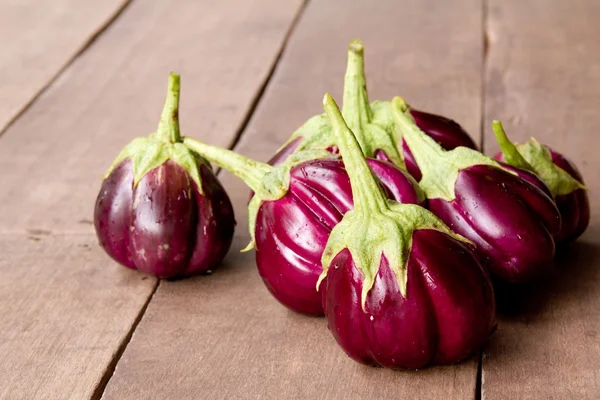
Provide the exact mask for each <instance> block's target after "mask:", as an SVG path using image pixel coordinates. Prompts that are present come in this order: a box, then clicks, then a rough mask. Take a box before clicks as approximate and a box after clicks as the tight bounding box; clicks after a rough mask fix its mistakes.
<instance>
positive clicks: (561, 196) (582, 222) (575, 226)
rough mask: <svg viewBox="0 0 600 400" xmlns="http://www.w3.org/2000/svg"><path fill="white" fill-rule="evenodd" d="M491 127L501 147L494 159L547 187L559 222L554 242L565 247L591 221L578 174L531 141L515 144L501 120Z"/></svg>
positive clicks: (571, 165)
mask: <svg viewBox="0 0 600 400" xmlns="http://www.w3.org/2000/svg"><path fill="white" fill-rule="evenodd" d="M492 127H493V130H494V134H495V136H496V140H497V142H498V143H499V145H500V147H501V151H500V152H499V153H497V154H496V155H495V156H494V158H495V159H496V160H500V161H503V162H505V163H508V164H509V165H513V166H518V167H520V170H519V176H523V174H524V173H526V172H527V173H536V174H538V175H539V177H540V179H541V180H542V181H544V183H545V184H546V185H547V187H548V188H549V190H550V195H551V196H552V197H553V198H554V201H555V202H556V205H557V207H558V210H559V212H560V215H561V219H562V226H561V229H560V231H558V232H557V233H556V234H555V235H554V239H555V241H556V242H557V243H558V244H566V243H569V242H572V241H574V240H576V239H577V238H578V237H579V236H581V235H582V234H583V232H585V230H586V229H587V227H588V224H589V222H590V201H589V198H588V193H587V188H586V187H585V182H584V181H583V176H582V175H581V172H579V170H578V169H577V167H576V166H575V164H574V163H573V162H572V161H571V160H569V159H568V158H566V157H565V156H564V155H562V154H561V153H559V152H557V151H555V150H554V149H552V148H550V147H549V146H547V145H544V144H541V143H539V142H538V141H537V140H535V139H534V138H531V139H530V140H529V141H528V142H526V143H523V144H514V143H512V142H511V141H510V140H509V139H508V136H507V135H506V132H505V131H504V127H503V126H502V123H501V122H500V121H493V123H492Z"/></svg>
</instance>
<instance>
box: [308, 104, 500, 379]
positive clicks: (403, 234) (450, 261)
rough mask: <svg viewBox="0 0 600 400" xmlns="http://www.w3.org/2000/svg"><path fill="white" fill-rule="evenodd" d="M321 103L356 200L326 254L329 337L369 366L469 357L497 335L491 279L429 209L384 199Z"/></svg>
mask: <svg viewBox="0 0 600 400" xmlns="http://www.w3.org/2000/svg"><path fill="white" fill-rule="evenodd" d="M324 105H325V108H326V110H327V113H328V114H329V115H330V118H331V119H332V123H333V124H334V126H335V129H334V131H335V132H336V137H337V139H338V141H339V144H338V147H339V148H340V150H341V154H342V157H343V159H344V161H345V165H346V170H347V171H348V175H349V176H350V181H351V185H352V193H353V196H354V198H355V208H354V209H353V210H351V211H348V212H347V213H346V214H345V215H344V217H343V218H342V221H341V222H340V223H339V224H338V225H336V227H335V228H334V229H333V230H332V232H331V235H330V237H329V239H328V243H327V247H326V249H325V251H324V252H323V269H324V270H323V274H322V276H321V280H320V284H319V286H318V287H319V288H324V289H325V290H322V289H321V290H322V301H323V306H324V310H325V315H326V317H327V322H328V327H329V330H330V331H331V333H332V334H333V336H334V338H335V339H336V341H337V342H338V344H339V345H340V346H341V347H342V348H343V350H344V351H345V352H346V353H347V354H348V355H349V356H350V357H351V358H352V359H354V360H356V361H358V362H360V363H363V364H367V365H379V366H383V367H386V368H392V369H418V368H423V367H426V366H428V365H435V364H450V363H455V362H458V361H460V360H462V359H464V358H466V357H468V356H469V355H471V354H472V353H474V352H475V351H477V350H478V349H480V348H481V346H482V345H483V344H484V343H485V341H486V340H487V339H488V337H489V336H490V334H491V333H492V332H493V330H494V327H495V299H494V292H493V288H492V284H491V282H490V279H489V276H488V273H487V272H486V270H485V269H484V268H483V267H482V266H481V265H480V264H479V262H478V260H477V258H476V257H475V255H474V254H473V253H472V252H471V250H470V248H469V246H468V243H467V242H468V241H467V240H466V239H465V238H463V237H461V236H460V235H457V234H456V233H454V232H452V231H451V230H450V229H449V228H448V226H446V225H445V224H444V223H443V222H442V221H441V220H440V219H439V218H437V217H436V216H435V215H433V214H432V213H431V212H430V211H428V210H426V209H425V208H423V207H420V206H418V205H413V204H399V203H396V202H394V201H391V200H386V199H385V197H384V196H383V193H382V192H381V190H380V189H379V187H378V185H377V184H376V182H375V180H374V177H373V174H372V173H371V172H370V171H369V168H368V164H367V163H366V162H365V159H364V157H363V156H362V153H361V151H360V147H359V145H358V143H357V142H356V140H355V139H354V136H353V134H352V133H351V131H350V130H349V129H348V127H347V126H346V124H345V122H344V120H343V118H342V116H341V114H340V113H339V110H338V109H337V106H336V105H335V102H334V101H333V99H332V98H331V96H329V95H326V96H325V99H324Z"/></svg>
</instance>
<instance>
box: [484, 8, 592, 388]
mask: <svg viewBox="0 0 600 400" xmlns="http://www.w3.org/2000/svg"><path fill="white" fill-rule="evenodd" d="M599 17H600V3H599V2H597V1H594V0H576V1H570V2H564V1H560V0H547V1H546V0H544V1H542V0H538V1H529V2H523V1H517V0H510V1H506V0H502V1H500V0H492V1H491V4H490V8H489V36H490V53H489V63H488V66H489V68H488V71H487V85H486V86H487V90H486V99H485V101H486V114H485V115H486V119H485V120H486V131H487V145H486V148H487V150H488V151H489V152H490V154H491V153H492V152H494V151H496V150H497V146H496V144H495V143H494V140H493V135H492V133H491V126H490V123H491V120H492V119H493V118H496V119H501V120H503V121H504V122H505V128H506V129H507V132H508V133H509V135H510V136H511V137H512V138H513V139H515V140H517V141H520V142H523V141H525V140H527V139H528V138H529V137H530V136H535V137H536V138H538V139H539V140H540V141H542V142H545V143H547V144H549V145H551V146H553V147H555V148H556V149H558V150H560V151H561V152H564V154H566V155H568V156H569V157H571V158H572V159H573V160H575V161H576V163H577V164H578V165H579V167H580V168H581V171H582V173H583V175H584V177H585V179H586V182H587V185H588V187H589V189H590V199H591V202H592V204H591V206H592V209H597V208H598V207H599V206H600V203H598V197H597V196H598V193H600V159H599V158H598V155H597V148H598V145H599V144H600V141H599V138H598V134H597V127H598V125H599V124H600V114H599V113H598V108H599V107H600V98H599V97H598V91H599V90H600V68H599V67H598V66H599V65H600V42H599V41H598V37H600V26H599V25H598V18H599ZM599 259H600V215H598V213H594V212H592V221H591V224H590V228H589V229H588V231H587V232H586V234H584V236H583V237H582V238H581V239H580V240H579V242H577V243H575V244H574V245H572V246H570V247H569V248H568V250H566V251H564V252H563V254H560V255H559V257H558V260H557V266H556V269H557V270H556V272H555V273H554V274H553V276H551V277H550V278H549V279H547V280H546V281H544V282H541V283H539V284H537V285H534V286H533V287H530V288H526V289H523V290H519V291H515V292H513V293H511V294H510V297H511V301H510V304H507V305H506V306H505V307H504V308H505V315H504V316H503V317H502V318H501V320H500V325H499V328H498V332H497V334H496V336H495V337H494V339H493V340H492V342H491V343H490V345H489V348H488V349H487V351H486V353H485V357H484V362H483V396H484V398H485V399H488V400H493V399H533V398H536V399H549V398H553V399H574V398H577V399H597V398H599V397H600V340H599V337H600V336H599V335H600V311H599V310H600V289H599V288H600V268H598V267H599V266H600V264H599V261H598V260H599ZM509 382H510V384H509Z"/></svg>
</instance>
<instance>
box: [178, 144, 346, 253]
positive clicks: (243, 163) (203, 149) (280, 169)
mask: <svg viewBox="0 0 600 400" xmlns="http://www.w3.org/2000/svg"><path fill="white" fill-rule="evenodd" d="M183 144H184V145H185V146H186V147H187V148H189V149H191V150H192V151H194V152H196V153H198V154H200V155H201V156H202V157H204V158H206V159H207V160H209V161H211V162H213V163H215V164H216V165H218V166H219V167H221V168H224V169H226V170H227V171H229V172H231V173H232V174H234V175H235V176H237V177H238V178H240V179H241V180H243V181H244V183H246V185H248V187H250V189H252V191H254V196H253V197H252V200H250V203H249V204H248V230H249V231H250V237H251V238H252V240H251V242H250V243H249V244H248V246H246V248H245V249H243V250H242V251H249V250H251V249H252V248H253V247H254V243H255V228H256V216H257V214H258V209H259V208H260V205H261V204H262V203H263V202H264V201H274V200H279V199H281V198H282V197H283V196H285V195H286V194H287V192H288V191H289V186H290V170H291V169H292V168H293V167H295V166H296V165H298V164H300V163H302V162H304V161H308V160H314V159H323V158H335V156H334V155H332V154H331V153H329V152H328V151H326V150H305V151H300V152H296V153H294V154H292V155H291V156H290V157H288V158H287V159H286V160H285V162H283V163H282V164H280V165H278V166H275V167H274V166H271V165H269V164H266V163H263V162H260V161H255V160H252V159H250V158H248V157H244V156H242V155H241V154H238V153H236V152H234V151H231V150H227V149H223V148H221V147H216V146H210V145H208V144H205V143H202V142H200V141H198V140H195V139H192V138H189V137H185V138H184V139H183Z"/></svg>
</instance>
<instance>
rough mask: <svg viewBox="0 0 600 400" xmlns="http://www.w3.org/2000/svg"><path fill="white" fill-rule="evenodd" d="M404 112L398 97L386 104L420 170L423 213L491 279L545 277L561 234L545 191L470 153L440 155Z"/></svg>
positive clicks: (457, 151)
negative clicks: (469, 248) (461, 240)
mask: <svg viewBox="0 0 600 400" xmlns="http://www.w3.org/2000/svg"><path fill="white" fill-rule="evenodd" d="M409 109H410V107H409V106H408V105H407V104H406V102H405V101H404V100H403V99H402V98H400V97H396V98H395V99H394V100H393V101H392V110H393V115H394V118H395V121H396V123H397V125H398V127H399V129H401V130H402V131H403V137H404V138H405V139H406V141H407V143H408V145H409V146H410V148H411V151H412V153H413V155H414V156H415V159H416V161H417V163H418V164H419V167H420V169H421V171H422V176H423V177H422V179H421V181H420V182H419V186H421V188H422V189H423V191H424V192H425V195H426V196H427V198H428V201H427V204H428V208H429V209H430V210H431V211H432V212H433V213H434V214H435V215H437V216H438V217H439V218H440V219H441V220H442V221H444V222H445V223H446V224H447V225H448V226H449V227H450V228H451V229H452V230H453V231H455V232H456V233H459V234H460V235H462V236H464V237H466V238H467V239H469V240H471V241H472V242H473V243H474V244H475V245H476V247H475V251H476V254H478V256H479V257H480V259H481V262H482V263H483V264H484V266H486V267H487V268H489V270H490V271H491V273H492V275H494V276H495V277H497V278H499V279H501V280H503V281H507V282H509V283H524V282H528V281H532V280H535V279H537V278H539V277H541V276H542V275H545V274H547V273H548V272H549V271H550V270H551V268H552V260H553V259H554V254H555V242H554V236H555V235H556V234H557V233H558V232H559V231H560V229H561V216H560V213H559V211H558V208H557V206H556V204H555V202H554V200H553V199H552V197H551V196H549V195H548V190H547V189H548V187H546V186H545V185H537V186H536V184H535V183H534V181H535V180H536V179H535V178H533V177H530V176H529V177H526V178H521V177H519V175H518V174H516V173H515V172H514V171H511V170H509V169H506V168H503V167H502V165H501V164H500V163H499V162H498V161H496V160H494V159H492V158H490V157H487V156H485V155H483V154H481V153H479V152H477V151H475V150H472V149H468V148H465V147H457V148H455V149H454V150H450V151H446V150H444V149H443V148H442V147H441V146H439V144H437V143H436V142H435V141H433V140H432V139H431V138H430V137H429V136H427V135H425V134H424V133H423V132H422V131H421V130H420V129H419V128H418V126H416V124H415V122H414V120H412V117H411V115H410V114H409V113H408V112H407V111H408V110H409ZM538 183H539V181H538Z"/></svg>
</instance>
